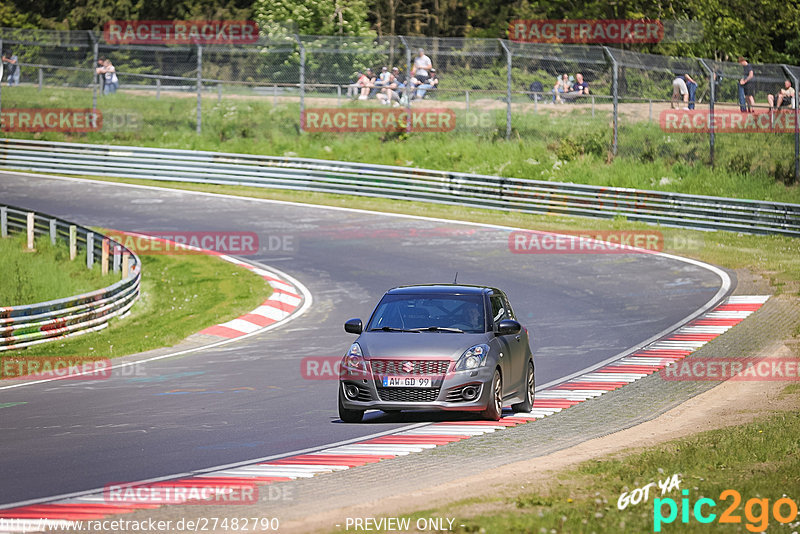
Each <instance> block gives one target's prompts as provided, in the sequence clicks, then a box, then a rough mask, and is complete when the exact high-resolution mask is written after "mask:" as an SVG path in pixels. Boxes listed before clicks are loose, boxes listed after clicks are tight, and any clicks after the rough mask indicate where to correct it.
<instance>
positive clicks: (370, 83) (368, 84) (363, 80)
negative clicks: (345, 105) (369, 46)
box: [356, 68, 375, 100]
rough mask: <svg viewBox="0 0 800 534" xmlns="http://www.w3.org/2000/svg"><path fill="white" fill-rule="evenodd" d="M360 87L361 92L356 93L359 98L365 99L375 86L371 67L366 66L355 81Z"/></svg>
mask: <svg viewBox="0 0 800 534" xmlns="http://www.w3.org/2000/svg"><path fill="white" fill-rule="evenodd" d="M356 83H357V84H358V86H359V87H361V94H360V95H358V99H359V100H366V99H368V98H369V95H370V93H371V92H372V89H373V88H374V87H375V75H374V74H372V69H370V68H368V69H367V70H365V71H364V74H362V75H361V76H360V77H359V78H358V81H357V82H356Z"/></svg>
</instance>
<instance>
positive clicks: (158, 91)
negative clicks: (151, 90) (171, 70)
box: [156, 78, 161, 100]
mask: <svg viewBox="0 0 800 534" xmlns="http://www.w3.org/2000/svg"><path fill="white" fill-rule="evenodd" d="M160 99H161V78H156V100H160Z"/></svg>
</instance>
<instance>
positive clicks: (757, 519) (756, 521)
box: [653, 489, 797, 532]
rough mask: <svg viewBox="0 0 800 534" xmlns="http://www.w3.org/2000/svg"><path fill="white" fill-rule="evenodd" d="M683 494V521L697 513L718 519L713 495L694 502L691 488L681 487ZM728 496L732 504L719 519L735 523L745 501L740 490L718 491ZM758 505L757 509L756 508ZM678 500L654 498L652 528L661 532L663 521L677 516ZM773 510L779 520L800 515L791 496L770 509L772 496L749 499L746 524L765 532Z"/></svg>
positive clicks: (696, 516) (697, 518)
mask: <svg viewBox="0 0 800 534" xmlns="http://www.w3.org/2000/svg"><path fill="white" fill-rule="evenodd" d="M681 493H682V494H683V496H684V497H683V498H682V499H681V505H680V514H681V523H684V524H688V523H689V521H690V519H691V517H690V512H691V515H692V516H694V519H695V521H697V522H698V523H711V522H713V521H714V520H715V519H717V514H715V513H713V512H712V511H711V509H713V508H715V507H716V506H717V503H716V502H715V501H714V500H713V499H709V498H707V497H703V498H701V499H698V500H697V501H695V503H694V506H692V505H690V504H689V498H688V495H689V490H682V491H681ZM728 498H731V499H732V502H731V504H730V506H728V507H727V508H726V509H725V511H724V512H722V514H720V516H719V520H718V522H719V523H733V524H738V523H741V522H742V517H741V516H740V515H738V514H736V513H735V512H736V509H737V508H738V507H739V505H740V504H741V503H742V496H741V494H740V493H739V492H738V491H736V490H732V489H727V490H724V491H723V492H722V493H720V494H719V500H720V501H725V500H727V499H728ZM665 507H666V508H667V509H668V512H667V515H666V516H665V515H664V512H665ZM756 509H758V511H757V512H756ZM678 511H679V510H678V504H677V503H676V502H675V499H671V498H669V497H667V498H664V499H658V498H657V499H654V500H653V531H654V532H661V526H662V525H663V524H670V523H673V522H674V521H675V520H676V519H677V518H678ZM770 511H771V512H772V517H774V518H775V519H776V520H777V521H778V522H779V523H784V524H785V523H789V522H791V521H794V519H795V518H796V517H797V503H796V502H794V501H793V500H792V499H790V498H789V497H781V498H780V499H777V500H776V501H775V502H774V503H773V504H772V508H771V509H770V506H769V499H765V498H755V497H753V498H752V499H748V501H747V502H746V503H745V505H744V516H745V518H746V519H747V521H748V523H747V524H746V525H745V528H747V530H749V531H750V532H763V531H764V530H766V529H767V526H768V525H769V518H770Z"/></svg>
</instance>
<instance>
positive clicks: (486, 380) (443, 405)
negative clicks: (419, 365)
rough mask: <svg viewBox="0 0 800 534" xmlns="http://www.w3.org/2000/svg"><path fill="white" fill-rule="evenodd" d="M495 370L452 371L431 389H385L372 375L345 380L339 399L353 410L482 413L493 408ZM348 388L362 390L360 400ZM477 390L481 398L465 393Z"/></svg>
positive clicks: (483, 368) (439, 379)
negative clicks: (465, 395) (491, 405)
mask: <svg viewBox="0 0 800 534" xmlns="http://www.w3.org/2000/svg"><path fill="white" fill-rule="evenodd" d="M493 378H494V368H491V367H489V366H486V367H480V368H478V369H473V370H470V371H450V372H448V373H447V374H445V375H441V376H439V377H437V378H435V379H434V380H433V387H430V388H404V387H381V380H382V377H381V376H376V375H374V374H372V372H368V373H366V374H365V375H364V376H363V377H358V378H342V379H341V380H340V381H339V397H340V398H341V400H342V405H343V406H344V407H345V408H347V409H349V410H387V411H391V410H447V411H481V410H485V409H486V406H487V405H488V404H489V399H490V396H491V384H492V379H493ZM346 386H355V387H357V388H358V395H357V396H356V398H351V397H349V396H348V395H347V394H346V393H345V388H346ZM470 386H471V387H474V388H476V389H477V390H478V393H477V396H476V397H475V398H474V399H472V400H466V399H465V398H464V397H463V395H462V392H463V390H464V389H465V388H468V387H470Z"/></svg>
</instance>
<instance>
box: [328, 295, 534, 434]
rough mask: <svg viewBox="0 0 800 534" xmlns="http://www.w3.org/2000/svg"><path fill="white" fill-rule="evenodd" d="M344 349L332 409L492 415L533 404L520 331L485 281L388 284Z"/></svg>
mask: <svg viewBox="0 0 800 534" xmlns="http://www.w3.org/2000/svg"><path fill="white" fill-rule="evenodd" d="M344 329H345V330H346V331H347V332H350V333H352V334H360V335H359V337H358V339H357V340H356V342H355V343H353V344H352V345H351V346H350V349H349V350H348V351H347V354H345V356H344V358H343V360H342V362H341V372H340V375H339V393H338V396H339V417H340V418H341V420H342V421H344V422H347V423H357V422H359V421H361V419H362V418H363V416H364V412H365V411H366V410H373V409H374V410H383V411H384V412H398V411H401V410H457V411H472V412H480V415H481V416H482V417H483V418H486V419H491V420H497V419H499V418H500V415H501V412H502V408H503V406H504V405H507V404H511V407H512V409H513V410H514V411H515V412H529V411H530V410H531V408H532V407H533V400H534V387H535V382H536V380H535V374H534V365H533V355H532V353H531V349H530V345H529V341H528V331H527V330H526V329H524V328H522V326H521V325H520V323H519V322H517V320H516V318H515V316H514V312H513V311H512V309H511V306H510V305H509V303H508V298H507V297H506V295H505V293H503V292H502V291H500V290H499V289H496V288H493V287H480V286H467V285H449V284H442V285H417V286H404V287H397V288H394V289H391V290H389V291H388V292H387V293H386V294H385V295H384V296H383V298H382V299H381V301H380V302H379V303H378V306H377V307H376V308H375V311H374V312H373V313H372V317H370V319H369V321H368V322H367V325H366V327H364V326H363V324H362V322H361V319H350V320H349V321H347V322H346V323H345V325H344Z"/></svg>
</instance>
